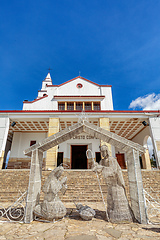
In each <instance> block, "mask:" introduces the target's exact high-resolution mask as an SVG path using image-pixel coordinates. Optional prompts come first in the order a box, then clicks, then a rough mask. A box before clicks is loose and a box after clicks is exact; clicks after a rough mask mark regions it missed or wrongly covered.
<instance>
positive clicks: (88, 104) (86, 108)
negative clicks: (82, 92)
mask: <svg viewBox="0 0 160 240" xmlns="http://www.w3.org/2000/svg"><path fill="white" fill-rule="evenodd" d="M85 110H88V111H91V110H92V106H91V103H89V102H88V103H85Z"/></svg>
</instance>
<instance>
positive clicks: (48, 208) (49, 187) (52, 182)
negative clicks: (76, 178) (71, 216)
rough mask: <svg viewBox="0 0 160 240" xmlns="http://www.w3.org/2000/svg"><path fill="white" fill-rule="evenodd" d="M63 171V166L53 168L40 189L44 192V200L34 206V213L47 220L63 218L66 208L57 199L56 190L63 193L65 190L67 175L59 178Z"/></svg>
mask: <svg viewBox="0 0 160 240" xmlns="http://www.w3.org/2000/svg"><path fill="white" fill-rule="evenodd" d="M63 171H64V168H63V167H61V166H60V167H57V168H55V169H54V170H53V171H52V172H51V173H50V175H49V176H48V178H47V180H46V181H45V183H44V185H43V188H42V191H43V192H44V194H45V195H44V200H43V202H42V204H38V205H37V206H35V209H34V214H35V215H36V216H38V217H42V218H44V219H47V220H53V219H59V218H63V217H64V216H65V215H66V213H67V210H66V208H65V206H64V205H63V203H62V201H61V200H60V199H59V196H58V192H59V191H61V192H62V194H65V192H66V190H67V184H66V182H67V177H64V178H62V180H59V178H60V176H61V175H62V173H63Z"/></svg>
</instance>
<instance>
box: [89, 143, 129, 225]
mask: <svg viewBox="0 0 160 240" xmlns="http://www.w3.org/2000/svg"><path fill="white" fill-rule="evenodd" d="M92 169H93V171H97V172H99V173H100V172H102V175H103V177H104V179H105V182H106V184H107V212H108V216H109V220H110V221H111V222H126V221H127V222H128V221H129V222H131V221H133V217H132V216H133V215H132V212H131V209H130V206H129V203H128V200H127V197H126V191H125V183H124V180H123V175H122V170H121V167H120V166H119V164H118V162H117V160H116V159H115V158H114V157H110V156H109V150H108V147H107V145H102V146H101V161H100V163H99V164H98V163H94V164H93V168H92Z"/></svg>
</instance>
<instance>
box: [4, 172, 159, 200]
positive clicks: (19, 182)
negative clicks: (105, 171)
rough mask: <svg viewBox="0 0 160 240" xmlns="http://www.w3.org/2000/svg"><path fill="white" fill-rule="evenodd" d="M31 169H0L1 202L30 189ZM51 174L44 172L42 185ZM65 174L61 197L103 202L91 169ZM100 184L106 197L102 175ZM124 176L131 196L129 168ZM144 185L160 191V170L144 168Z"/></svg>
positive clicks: (14, 198)
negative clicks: (64, 187)
mask: <svg viewBox="0 0 160 240" xmlns="http://www.w3.org/2000/svg"><path fill="white" fill-rule="evenodd" d="M29 172H30V171H29V170H26V169H23V170H22V169H10V170H8V169H7V170H1V171H0V202H15V201H16V199H17V196H18V192H19V190H20V191H21V192H25V191H26V190H27V189H28V181H29ZM49 174H50V171H43V172H42V185H43V183H44V181H45V179H46V178H47V176H48V175H49ZM63 176H67V179H68V180H67V185H68V189H67V191H66V194H65V195H63V196H62V195H61V196H60V198H61V199H62V200H63V201H65V202H73V201H74V200H75V199H76V201H79V202H93V201H95V202H101V201H102V198H101V194H100V190H99V185H98V181H97V177H96V174H95V173H93V172H92V171H91V170H65V171H64V174H63ZM99 177H100V184H101V187H102V190H103V194H104V198H105V199H106V195H107V188H106V186H105V183H104V181H103V178H102V176H101V175H99ZM123 177H124V180H125V184H126V192H127V195H128V198H129V185H128V174H127V170H123ZM142 179H143V186H144V188H145V189H147V188H150V186H151V187H152V188H153V189H154V190H155V191H160V184H159V182H160V171H147V170H142ZM41 199H43V194H42V195H41Z"/></svg>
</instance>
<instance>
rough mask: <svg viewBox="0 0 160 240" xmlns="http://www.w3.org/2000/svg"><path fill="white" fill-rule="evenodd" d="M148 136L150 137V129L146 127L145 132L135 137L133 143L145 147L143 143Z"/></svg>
mask: <svg viewBox="0 0 160 240" xmlns="http://www.w3.org/2000/svg"><path fill="white" fill-rule="evenodd" d="M146 136H150V130H149V127H146V128H145V129H144V130H143V131H141V132H140V133H139V134H137V136H135V137H134V138H133V139H132V141H133V142H135V143H139V144H140V145H142V146H143V141H144V138H145V137H146Z"/></svg>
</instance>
